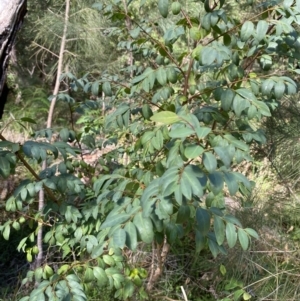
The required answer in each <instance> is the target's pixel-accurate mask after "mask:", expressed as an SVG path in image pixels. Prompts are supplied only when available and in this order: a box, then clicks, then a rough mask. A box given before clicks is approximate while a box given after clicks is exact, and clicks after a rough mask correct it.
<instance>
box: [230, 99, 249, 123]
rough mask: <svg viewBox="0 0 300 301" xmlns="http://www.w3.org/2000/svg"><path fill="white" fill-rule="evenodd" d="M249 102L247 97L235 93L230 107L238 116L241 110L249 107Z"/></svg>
mask: <svg viewBox="0 0 300 301" xmlns="http://www.w3.org/2000/svg"><path fill="white" fill-rule="evenodd" d="M249 106H250V102H249V100H248V99H245V98H242V97H241V96H240V95H239V94H236V95H235V97H234V99H233V104H232V108H233V110H234V112H235V114H236V115H237V116H238V117H240V116H241V114H242V112H243V111H244V110H245V109H247V108H249Z"/></svg>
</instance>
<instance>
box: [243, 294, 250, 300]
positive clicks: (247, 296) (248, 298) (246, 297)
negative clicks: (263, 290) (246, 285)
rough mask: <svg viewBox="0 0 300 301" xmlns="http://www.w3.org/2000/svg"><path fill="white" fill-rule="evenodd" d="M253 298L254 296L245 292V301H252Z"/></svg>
mask: <svg viewBox="0 0 300 301" xmlns="http://www.w3.org/2000/svg"><path fill="white" fill-rule="evenodd" d="M251 298H252V296H251V295H250V294H249V293H247V292H245V293H244V294H243V299H244V300H250V299H251Z"/></svg>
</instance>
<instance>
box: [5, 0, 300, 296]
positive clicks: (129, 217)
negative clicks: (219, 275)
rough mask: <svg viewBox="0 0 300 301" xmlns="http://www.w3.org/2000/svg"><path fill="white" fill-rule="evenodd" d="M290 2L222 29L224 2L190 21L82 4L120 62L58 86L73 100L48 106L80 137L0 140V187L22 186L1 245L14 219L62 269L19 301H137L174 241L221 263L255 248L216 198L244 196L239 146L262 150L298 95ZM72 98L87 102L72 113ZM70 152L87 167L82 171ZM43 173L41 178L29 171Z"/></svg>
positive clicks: (245, 156)
mask: <svg viewBox="0 0 300 301" xmlns="http://www.w3.org/2000/svg"><path fill="white" fill-rule="evenodd" d="M298 2H299V1H296V2H293V1H290V0H285V1H284V2H283V3H282V4H280V5H279V4H278V5H277V4H274V3H265V4H263V5H262V6H261V11H259V12H258V13H257V14H256V15H252V16H251V17H250V18H249V19H247V20H239V19H236V18H231V16H230V14H228V12H227V11H226V9H223V7H224V1H211V0H205V1H203V2H199V3H198V4H197V5H198V6H199V10H198V12H201V13H200V16H199V15H197V14H193V12H190V13H188V12H187V11H186V10H185V9H184V7H183V6H181V3H180V2H177V1H175V2H172V3H171V2H170V3H169V1H168V0H158V2H157V3H155V5H153V10H154V11H153V13H152V14H149V13H148V9H147V7H148V6H147V4H148V3H147V1H140V2H139V1H132V2H129V3H126V2H122V1H118V0H115V1H113V2H111V3H110V4H102V3H95V4H94V8H95V9H97V10H98V11H99V15H100V16H105V17H106V18H107V20H109V21H110V24H111V27H109V28H108V29H107V34H108V35H109V36H110V37H111V38H112V39H114V40H115V39H118V41H119V43H118V51H119V52H120V53H122V54H123V55H124V56H125V57H126V58H127V60H125V61H124V65H122V66H121V68H120V70H119V71H120V72H118V74H110V73H109V72H108V71H103V72H102V73H101V75H100V76H99V78H98V79H97V80H91V77H90V76H89V75H88V74H87V75H85V76H84V77H81V78H77V77H76V76H75V75H73V74H71V73H65V74H63V75H62V76H61V80H66V81H67V82H69V83H70V87H71V90H72V94H70V93H68V94H66V93H64V92H61V93H59V94H58V95H56V96H57V99H58V100H61V101H64V102H66V103H67V104H69V105H70V107H71V111H72V117H74V116H77V117H78V115H80V114H83V117H82V118H81V119H80V121H79V122H80V124H81V128H82V130H81V131H78V130H77V129H76V128H75V127H74V122H75V120H74V119H73V118H71V119H72V120H71V124H70V127H66V128H63V129H61V130H60V131H59V132H58V133H57V132H55V131H54V130H53V129H45V130H43V129H41V130H39V131H37V132H36V133H35V136H34V138H33V139H32V140H28V141H26V142H25V143H24V144H17V143H14V142H11V141H7V140H6V139H5V137H4V136H2V135H1V136H0V138H1V140H2V141H1V142H0V173H1V176H2V177H7V176H9V175H10V174H11V173H13V172H14V170H15V168H16V166H17V164H23V165H25V167H26V168H27V169H28V170H29V171H30V172H31V174H32V175H33V177H34V179H24V181H22V182H21V183H20V185H19V187H18V188H17V189H16V190H15V192H14V194H13V195H12V196H11V197H10V198H9V199H8V200H7V202H6V210H7V211H13V212H15V211H18V212H19V214H21V215H22V217H20V218H18V219H10V220H7V221H6V222H5V223H3V224H2V225H1V226H0V229H1V231H2V234H3V237H4V238H5V239H7V240H8V239H9V238H10V231H11V228H14V229H16V230H18V229H19V228H20V227H21V218H23V219H24V218H25V217H26V218H28V219H29V220H31V221H33V223H34V225H43V227H44V229H45V231H44V233H45V235H44V244H45V246H46V248H48V254H51V252H52V250H55V252H58V253H59V254H60V256H61V258H60V260H59V261H58V262H57V263H56V262H54V261H46V260H45V263H44V264H43V265H42V266H40V267H38V268H37V269H35V270H30V271H29V272H28V273H27V276H26V277H25V278H24V280H23V285H25V284H27V285H28V283H35V286H32V291H31V292H30V293H29V295H28V296H25V297H23V298H22V299H21V300H22V301H26V300H30V301H34V300H39V301H40V300H75V301H82V300H87V298H88V297H87V296H88V292H90V291H91V290H92V289H95V288H98V287H99V288H100V287H106V288H108V289H111V290H113V292H114V298H116V299H123V300H128V299H130V300H134V298H135V299H137V300H143V299H149V298H151V295H152V292H153V290H154V288H155V284H156V283H157V281H158V279H159V278H160V277H161V276H162V275H163V267H164V264H165V263H166V258H167V255H168V253H169V252H170V246H171V247H172V246H175V245H176V244H178V243H179V242H180V241H181V240H183V239H184V238H185V237H187V236H188V237H190V238H191V239H192V240H193V241H194V245H193V246H194V253H195V254H196V255H197V256H198V257H201V252H204V251H207V250H209V251H210V252H211V254H212V256H213V257H216V256H217V255H218V254H220V253H221V254H224V255H226V254H227V249H228V248H232V247H234V246H235V245H236V243H237V241H238V242H239V244H240V245H241V247H242V249H243V250H247V249H248V247H249V244H250V242H251V239H252V238H257V237H258V235H257V233H256V231H255V230H253V229H252V228H248V227H243V225H242V223H241V222H240V221H239V220H238V219H237V218H236V217H235V216H234V215H232V214H231V213H230V212H229V211H228V210H226V204H225V198H224V197H225V196H235V195H236V194H237V193H240V194H242V195H245V194H247V193H248V191H249V190H250V189H251V187H252V185H251V183H250V181H249V180H248V179H247V178H246V177H245V176H244V175H243V174H242V173H240V172H237V171H233V166H235V165H236V164H239V163H241V162H243V161H250V160H251V156H250V151H249V148H250V145H251V144H258V145H261V144H263V143H265V141H266V137H265V134H264V132H263V130H262V129H261V127H260V124H261V121H262V120H264V119H265V118H267V117H270V116H271V114H272V112H273V110H275V109H276V107H277V106H278V104H279V103H280V100H281V99H282V97H284V96H285V95H291V94H295V93H296V91H297V84H296V82H295V81H294V80H293V79H292V78H291V76H292V74H293V72H295V73H297V72H298V71H299V70H298V69H295V68H294V66H297V64H296V62H297V60H298V56H299V55H298V53H299V36H298V32H297V30H296V29H297V24H298V23H299V17H300V2H299V3H298ZM273 62H280V65H281V67H280V70H278V69H275V64H274V63H273ZM73 93H74V94H76V93H86V95H88V96H90V97H89V99H88V100H86V101H82V102H80V103H78V102H76V101H75V99H74V98H73ZM97 116H98V117H97ZM77 128H78V127H77ZM53 136H54V138H55V139H53ZM83 149H84V150H85V151H88V150H89V151H93V153H92V154H94V153H99V156H98V157H96V160H95V161H94V162H93V163H90V164H87V163H86V162H85V161H84V155H83V154H82V155H80V153H82V150H83ZM45 160H47V162H48V164H47V166H48V167H47V168H46V169H45V170H43V171H41V172H40V173H38V172H36V171H35V170H33V169H32V168H31V165H30V164H28V162H38V163H40V162H42V161H45ZM41 190H42V191H44V193H45V196H46V204H45V207H44V208H43V211H42V212H41V211H39V210H37V207H36V195H37V193H39V192H40V191H41ZM23 219H22V221H23ZM253 227H255V225H253ZM33 229H34V230H33V231H32V232H31V233H30V234H29V235H28V236H26V237H24V238H23V239H22V240H21V241H20V243H19V245H18V250H19V251H21V250H23V251H24V252H26V254H27V259H28V261H32V260H33V259H34V256H35V254H36V253H37V251H38V250H36V248H35V247H34V246H33V247H30V248H28V245H31V243H32V242H34V241H35V240H36V235H37V233H38V230H39V226H37V228H33ZM140 248H145V249H144V250H147V251H148V252H149V251H150V252H151V261H150V262H149V263H148V264H146V265H145V266H142V265H139V263H138V262H136V261H135V260H134V258H135V257H134V256H135V255H134V254H135V251H136V250H137V249H140ZM232 289H236V287H232ZM235 294H236V295H239V296H238V297H236V298H235V299H236V300H237V299H238V298H239V297H240V296H243V298H244V300H247V298H248V299H249V296H248V295H247V294H248V293H247V292H246V291H241V290H237V292H235Z"/></svg>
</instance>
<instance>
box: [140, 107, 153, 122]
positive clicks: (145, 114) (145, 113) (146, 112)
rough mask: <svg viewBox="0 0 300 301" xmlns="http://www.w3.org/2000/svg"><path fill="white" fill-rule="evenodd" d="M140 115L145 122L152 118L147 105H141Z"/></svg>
mask: <svg viewBox="0 0 300 301" xmlns="http://www.w3.org/2000/svg"><path fill="white" fill-rule="evenodd" d="M142 114H143V117H144V118H145V119H147V120H150V118H151V117H152V116H153V112H152V110H151V108H150V106H149V105H148V104H144V105H143V107H142Z"/></svg>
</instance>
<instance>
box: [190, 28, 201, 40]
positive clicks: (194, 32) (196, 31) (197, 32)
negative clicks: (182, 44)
mask: <svg viewBox="0 0 300 301" xmlns="http://www.w3.org/2000/svg"><path fill="white" fill-rule="evenodd" d="M190 36H191V38H192V39H193V40H195V41H199V40H200V39H201V31H200V30H199V29H198V28H197V27H192V28H191V29H190Z"/></svg>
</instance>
